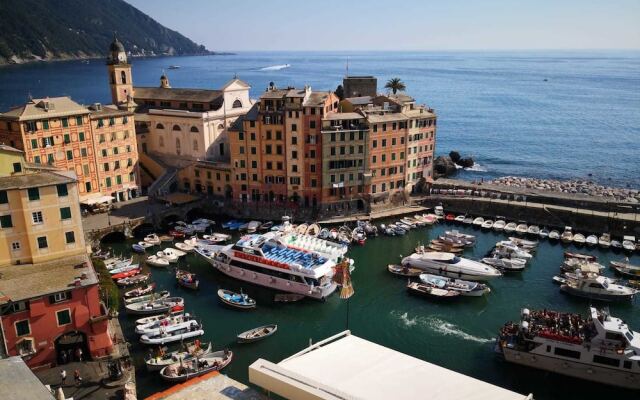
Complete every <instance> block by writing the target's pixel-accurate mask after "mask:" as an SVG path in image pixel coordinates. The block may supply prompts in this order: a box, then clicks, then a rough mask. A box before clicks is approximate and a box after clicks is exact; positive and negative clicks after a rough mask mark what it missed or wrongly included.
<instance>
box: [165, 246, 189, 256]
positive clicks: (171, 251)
mask: <svg viewBox="0 0 640 400" xmlns="http://www.w3.org/2000/svg"><path fill="white" fill-rule="evenodd" d="M162 253H164V255H165V256H168V257H173V256H175V257H177V258H180V257H184V256H185V255H187V253H186V252H184V251H182V250H179V249H174V248H172V247H167V248H166V249H164V250H162Z"/></svg>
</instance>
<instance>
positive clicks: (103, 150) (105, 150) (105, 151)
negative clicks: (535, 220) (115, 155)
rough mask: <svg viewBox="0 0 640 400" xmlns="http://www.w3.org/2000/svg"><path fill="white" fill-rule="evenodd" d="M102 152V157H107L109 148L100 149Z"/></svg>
mask: <svg viewBox="0 0 640 400" xmlns="http://www.w3.org/2000/svg"><path fill="white" fill-rule="evenodd" d="M100 154H102V157H106V156H107V149H102V150H101V151H100Z"/></svg>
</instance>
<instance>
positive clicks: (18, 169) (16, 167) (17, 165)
mask: <svg viewBox="0 0 640 400" xmlns="http://www.w3.org/2000/svg"><path fill="white" fill-rule="evenodd" d="M13 172H22V164H20V163H19V162H17V163H13Z"/></svg>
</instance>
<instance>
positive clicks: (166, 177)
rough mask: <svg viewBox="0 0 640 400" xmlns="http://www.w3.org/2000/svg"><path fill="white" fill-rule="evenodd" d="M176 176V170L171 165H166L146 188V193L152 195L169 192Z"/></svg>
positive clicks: (162, 194)
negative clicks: (161, 172)
mask: <svg viewBox="0 0 640 400" xmlns="http://www.w3.org/2000/svg"><path fill="white" fill-rule="evenodd" d="M177 178H178V170H177V169H176V168H173V167H168V168H167V169H165V171H164V173H163V174H162V175H160V177H159V178H158V179H156V180H155V181H154V182H153V183H152V184H151V186H149V189H148V190H147V194H148V195H149V196H151V197H153V196H164V195H166V194H169V193H170V190H169V189H170V187H171V185H172V184H173V183H174V182H175V181H176V180H177Z"/></svg>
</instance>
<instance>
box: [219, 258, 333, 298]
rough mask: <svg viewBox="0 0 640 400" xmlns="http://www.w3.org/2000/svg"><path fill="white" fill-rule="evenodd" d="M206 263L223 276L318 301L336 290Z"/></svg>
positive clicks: (330, 286) (228, 265)
mask: <svg viewBox="0 0 640 400" xmlns="http://www.w3.org/2000/svg"><path fill="white" fill-rule="evenodd" d="M208 261H209V262H210V263H211V264H212V265H213V267H214V268H216V269H217V270H218V271H220V272H222V273H223V274H225V275H227V276H230V277H232V278H235V279H239V280H241V281H245V282H250V283H253V284H255V285H259V286H264V287H268V288H271V289H275V290H280V291H283V292H287V293H296V294H302V295H305V296H307V297H311V298H314V299H318V300H323V299H325V298H327V297H328V296H329V295H331V293H333V292H334V291H335V290H336V287H337V285H336V284H335V283H331V284H330V285H328V286H325V287H319V286H316V287H313V288H311V287H310V286H309V285H307V284H303V283H300V282H292V281H290V280H288V279H282V278H278V277H275V276H272V275H269V274H263V273H260V272H254V271H248V270H245V269H243V268H239V267H236V266H233V265H230V264H225V263H222V262H220V261H217V260H213V259H208Z"/></svg>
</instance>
